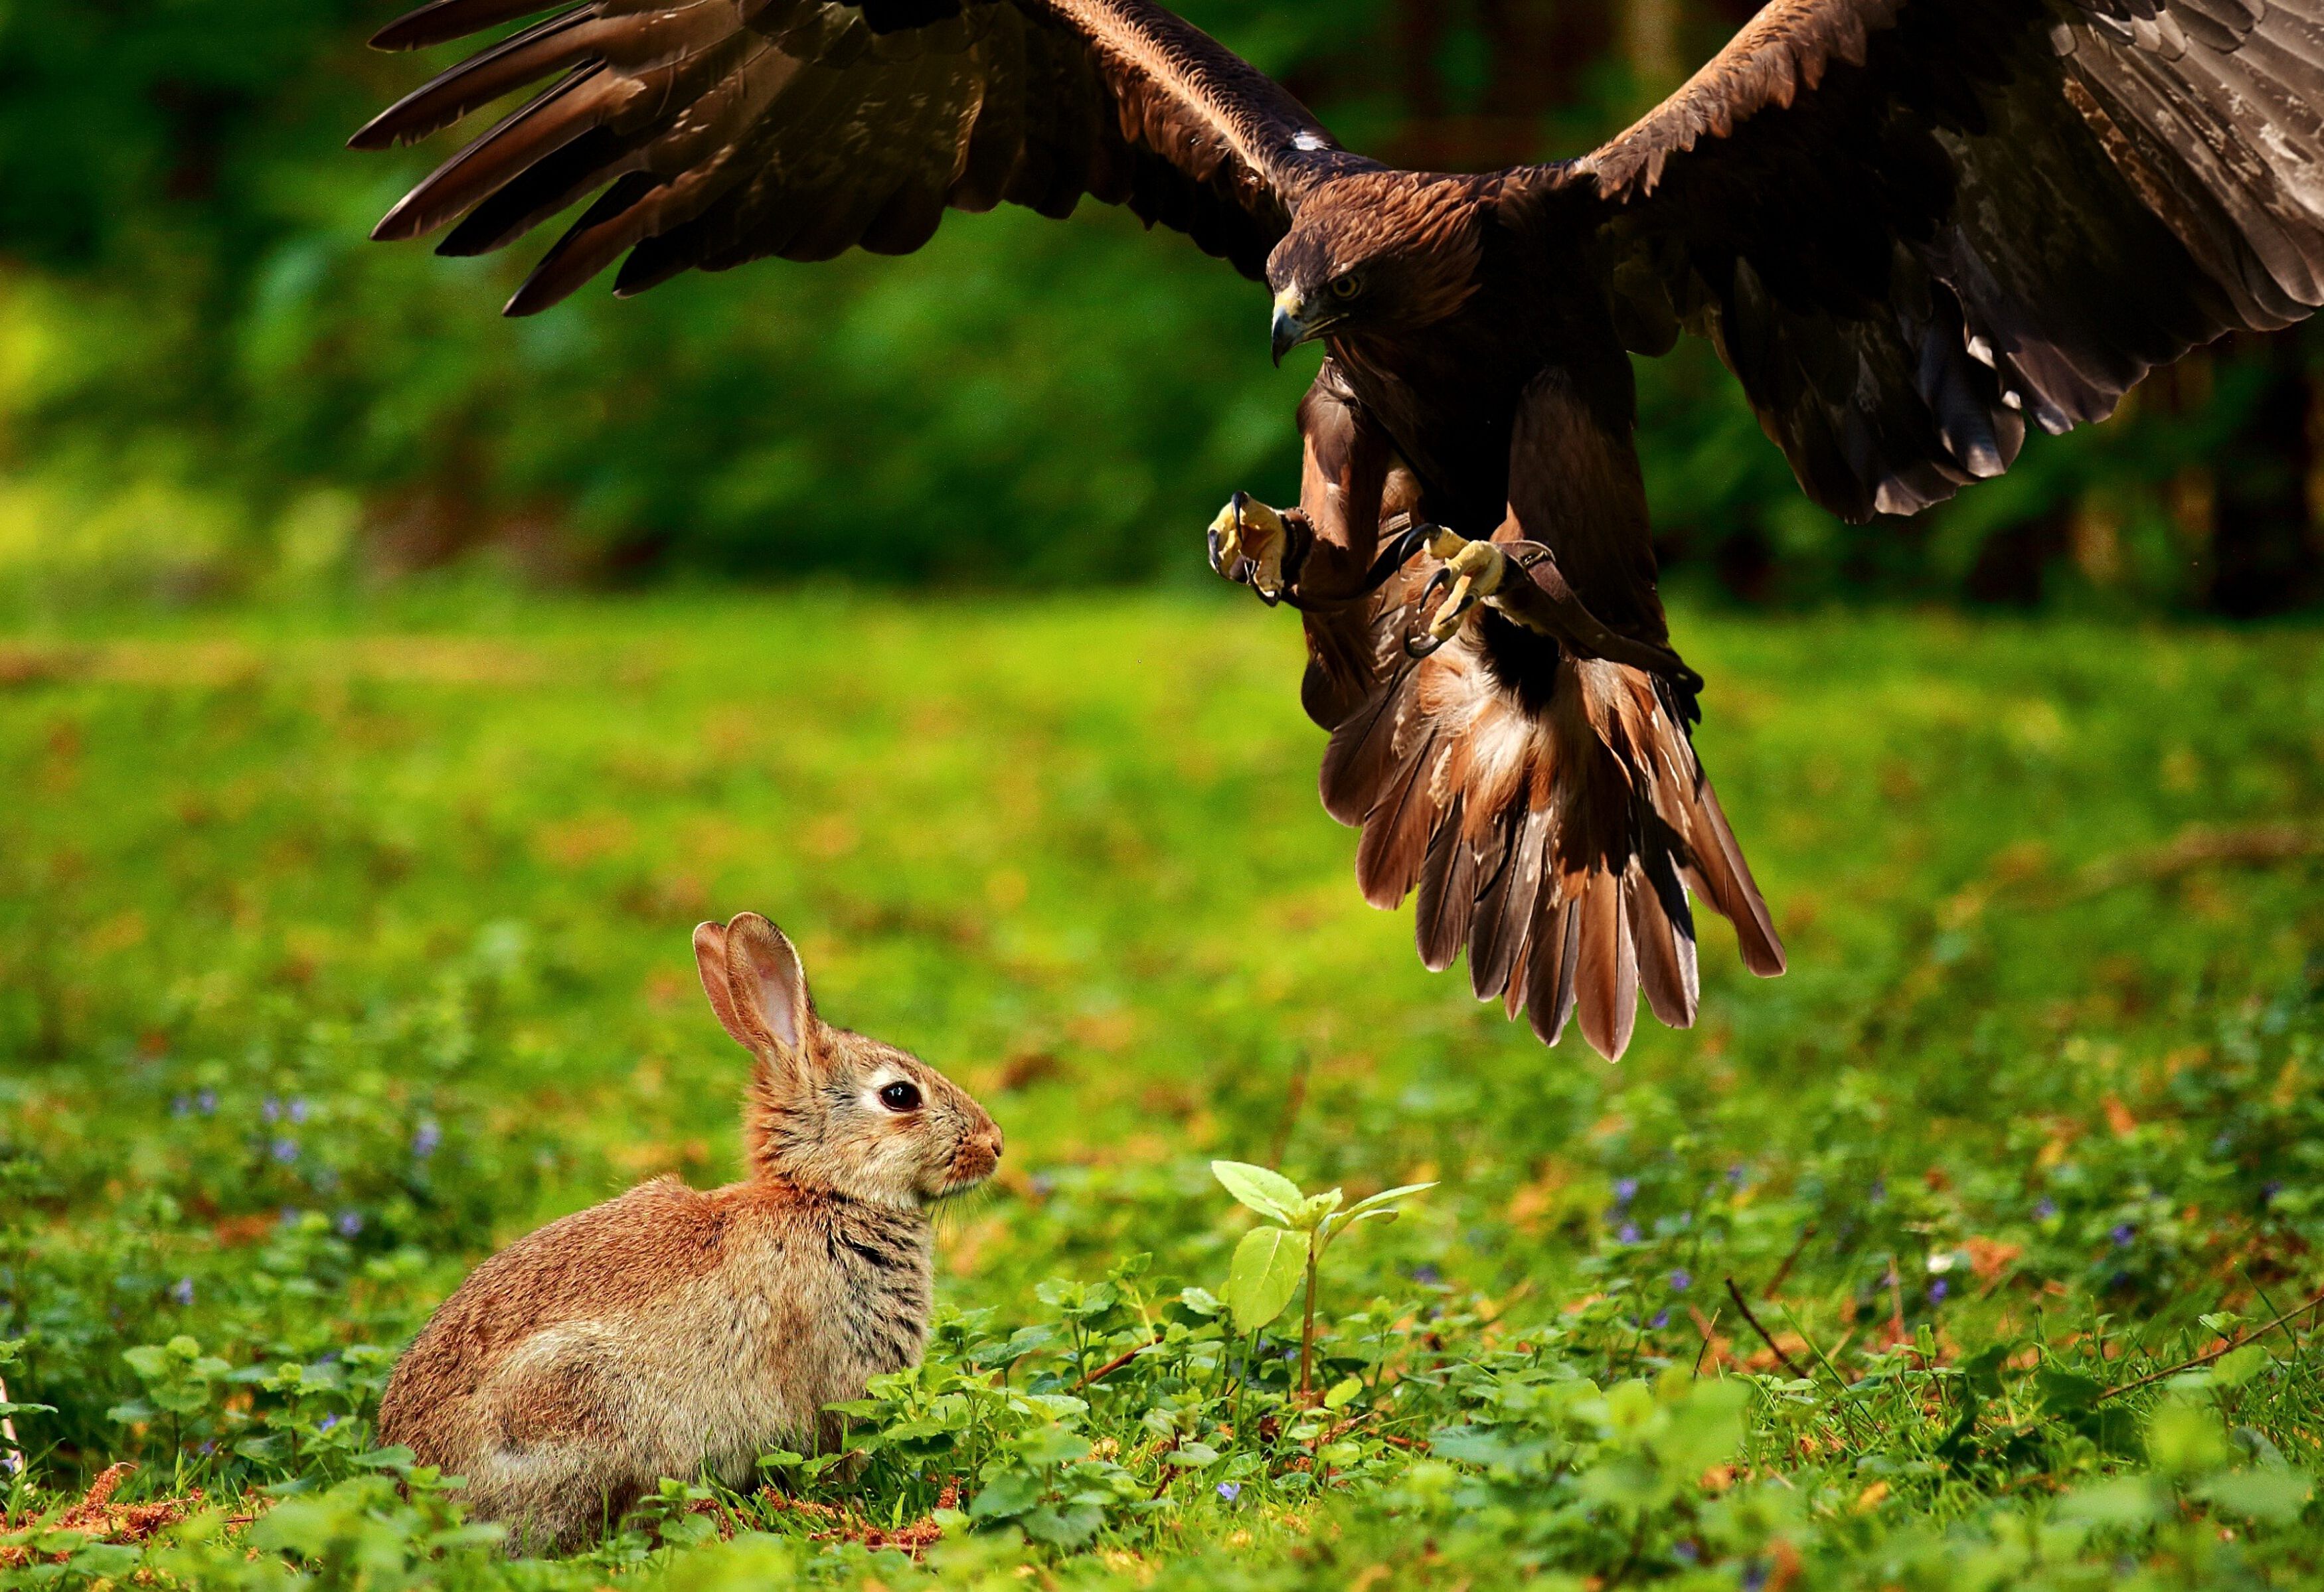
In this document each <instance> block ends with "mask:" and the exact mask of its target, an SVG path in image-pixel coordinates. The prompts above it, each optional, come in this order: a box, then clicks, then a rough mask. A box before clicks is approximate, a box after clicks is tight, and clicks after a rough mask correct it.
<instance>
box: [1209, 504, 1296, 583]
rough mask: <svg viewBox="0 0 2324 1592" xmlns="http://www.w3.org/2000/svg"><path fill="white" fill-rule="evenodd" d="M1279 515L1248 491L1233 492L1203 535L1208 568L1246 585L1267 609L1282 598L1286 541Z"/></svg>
mask: <svg viewBox="0 0 2324 1592" xmlns="http://www.w3.org/2000/svg"><path fill="white" fill-rule="evenodd" d="M1288 529H1289V528H1288V527H1287V525H1286V522H1285V520H1284V518H1283V516H1282V515H1281V514H1279V513H1277V511H1275V510H1273V509H1270V508H1268V506H1267V505H1266V504H1265V503H1262V502H1258V501H1257V500H1256V499H1254V498H1252V497H1251V496H1250V493H1248V492H1237V493H1235V494H1234V496H1232V497H1231V498H1229V499H1228V500H1227V506H1226V507H1225V508H1223V509H1221V510H1220V511H1218V516H1217V518H1215V519H1213V520H1212V521H1211V529H1210V532H1209V535H1208V536H1207V537H1206V538H1204V539H1205V541H1206V543H1207V545H1208V547H1209V550H1210V556H1211V568H1212V570H1213V572H1214V573H1216V574H1218V575H1223V576H1224V577H1225V578H1227V579H1228V580H1231V581H1233V582H1234V583H1235V584H1238V585H1245V586H1249V587H1250V589H1251V590H1252V591H1254V592H1256V593H1258V594H1259V601H1260V602H1262V603H1266V604H1267V605H1268V607H1269V608H1272V607H1274V606H1275V605H1276V604H1277V603H1280V602H1282V601H1283V593H1284V587H1285V584H1286V582H1285V579H1284V574H1283V558H1284V554H1285V552H1286V550H1287V548H1288V547H1289V543H1290V537H1289V534H1288Z"/></svg>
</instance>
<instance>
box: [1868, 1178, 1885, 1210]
mask: <svg viewBox="0 0 2324 1592" xmlns="http://www.w3.org/2000/svg"><path fill="white" fill-rule="evenodd" d="M1887 1197H1888V1180H1887V1179H1886V1178H1885V1177H1876V1178H1874V1179H1873V1180H1872V1202H1873V1203H1874V1204H1875V1205H1877V1204H1879V1203H1880V1201H1883V1200H1886V1198H1887Z"/></svg>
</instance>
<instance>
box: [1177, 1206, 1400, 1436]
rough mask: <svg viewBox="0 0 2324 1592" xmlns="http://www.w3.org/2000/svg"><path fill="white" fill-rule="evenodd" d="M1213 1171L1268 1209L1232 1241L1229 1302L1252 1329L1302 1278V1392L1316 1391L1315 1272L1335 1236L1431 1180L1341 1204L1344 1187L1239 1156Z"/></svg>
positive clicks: (1387, 1217)
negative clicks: (1307, 1184)
mask: <svg viewBox="0 0 2324 1592" xmlns="http://www.w3.org/2000/svg"><path fill="white" fill-rule="evenodd" d="M1211 1175H1212V1176H1213V1177H1215V1178H1217V1179H1218V1180H1219V1182H1220V1183H1221V1184H1222V1185H1223V1186H1224V1187H1225V1189H1226V1192H1228V1193H1230V1194H1232V1195H1233V1196H1234V1197H1235V1198H1236V1199H1237V1200H1238V1201H1241V1202H1242V1203H1243V1204H1245V1205H1248V1206H1250V1208H1251V1209H1252V1210H1256V1211H1258V1212H1259V1215H1261V1216H1263V1217H1265V1218H1267V1219H1268V1220H1269V1221H1270V1222H1273V1223H1275V1224H1276V1225H1275V1226H1272V1227H1259V1228H1253V1229H1251V1230H1250V1232H1248V1233H1245V1234H1244V1235H1243V1238H1242V1242H1241V1243H1240V1244H1238V1245H1236V1246H1235V1252H1234V1261H1233V1264H1232V1265H1230V1266H1229V1267H1228V1268H1227V1290H1226V1306H1227V1309H1228V1311H1230V1312H1231V1314H1232V1315H1233V1317H1234V1324H1235V1330H1237V1331H1239V1332H1256V1331H1258V1330H1259V1329H1260V1328H1261V1327H1264V1326H1266V1325H1267V1324H1268V1322H1270V1321H1274V1320H1275V1319H1276V1318H1277V1316H1279V1315H1281V1314H1282V1313H1283V1311H1284V1307H1285V1306H1286V1305H1288V1304H1289V1303H1290V1302H1291V1296H1292V1295H1293V1294H1294V1293H1297V1292H1298V1291H1299V1284H1300V1280H1301V1278H1302V1276H1303V1275H1304V1276H1305V1280H1306V1284H1307V1302H1306V1318H1305V1321H1304V1322H1303V1323H1302V1324H1301V1327H1300V1330H1299V1398H1300V1401H1301V1402H1302V1403H1307V1402H1311V1401H1312V1400H1313V1399H1314V1364H1315V1274H1316V1270H1317V1268H1318V1267H1319V1266H1321V1265H1322V1264H1323V1251H1324V1250H1325V1249H1327V1248H1329V1247H1331V1243H1332V1240H1333V1239H1334V1238H1338V1237H1339V1236H1340V1235H1341V1234H1342V1233H1344V1232H1346V1231H1347V1230H1348V1229H1350V1228H1351V1227H1353V1226H1355V1225H1356V1224H1357V1223H1358V1222H1360V1221H1371V1220H1374V1219H1378V1220H1380V1221H1394V1220H1395V1219H1397V1215H1398V1214H1399V1213H1398V1211H1397V1204H1398V1202H1399V1201H1404V1200H1408V1199H1410V1198H1411V1197H1412V1196H1413V1195H1415V1194H1418V1193H1424V1192H1426V1191H1428V1190H1430V1189H1433V1188H1434V1187H1435V1186H1436V1185H1435V1184H1434V1183H1433V1182H1416V1183H1406V1184H1405V1185H1404V1186H1403V1187H1401V1188H1394V1189H1383V1190H1381V1191H1380V1192H1379V1193H1377V1194H1374V1195H1372V1196H1371V1197H1370V1198H1369V1199H1364V1200H1359V1201H1356V1202H1355V1203H1354V1204H1353V1205H1351V1206H1349V1207H1348V1208H1347V1209H1346V1210H1341V1209H1340V1204H1341V1201H1342V1193H1341V1192H1340V1191H1339V1190H1338V1189H1326V1190H1325V1191H1324V1192H1322V1193H1320V1194H1305V1193H1302V1192H1300V1190H1299V1185H1298V1184H1297V1183H1295V1182H1292V1181H1291V1180H1290V1179H1289V1178H1287V1177H1286V1176H1284V1175H1283V1174H1282V1173H1279V1172H1270V1171H1268V1169H1267V1168H1266V1167H1264V1166H1253V1165H1251V1164H1250V1163H1248V1162H1244V1161H1213V1162H1212V1163H1211Z"/></svg>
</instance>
